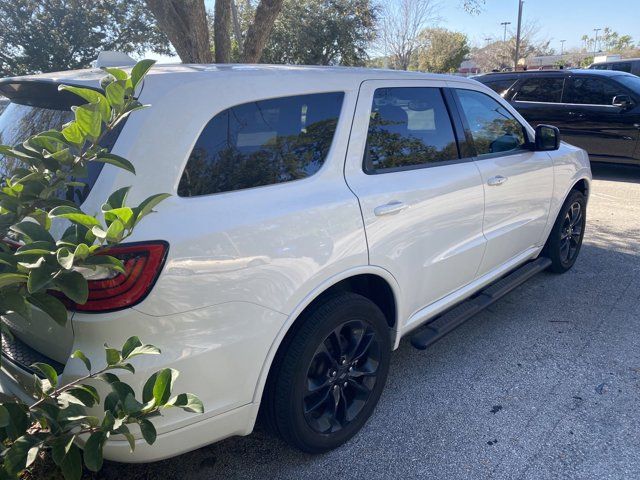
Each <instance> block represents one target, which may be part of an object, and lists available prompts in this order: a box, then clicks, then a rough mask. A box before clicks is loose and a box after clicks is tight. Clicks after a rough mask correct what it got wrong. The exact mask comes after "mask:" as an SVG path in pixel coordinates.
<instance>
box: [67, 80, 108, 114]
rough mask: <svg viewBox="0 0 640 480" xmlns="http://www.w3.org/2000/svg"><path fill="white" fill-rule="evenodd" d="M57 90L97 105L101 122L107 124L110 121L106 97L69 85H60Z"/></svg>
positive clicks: (87, 89)
mask: <svg viewBox="0 0 640 480" xmlns="http://www.w3.org/2000/svg"><path fill="white" fill-rule="evenodd" d="M58 90H67V91H69V92H71V93H75V94H76V95H78V96H79V97H81V98H84V99H85V100H86V101H87V102H89V103H97V104H98V106H99V110H100V114H101V115H102V121H103V122H105V123H109V120H110V119H111V107H110V106H109V102H108V101H107V99H106V97H105V96H104V95H103V94H101V93H100V92H98V91H96V90H92V89H90V88H82V87H73V86H71V85H60V86H59V87H58Z"/></svg>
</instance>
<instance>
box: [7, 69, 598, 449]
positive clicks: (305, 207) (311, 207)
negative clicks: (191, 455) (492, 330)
mask: <svg viewBox="0 0 640 480" xmlns="http://www.w3.org/2000/svg"><path fill="white" fill-rule="evenodd" d="M39 78H40V79H41V80H43V81H56V82H67V83H73V84H79V85H90V86H97V85H98V80H99V78H100V72H98V71H80V72H67V73H64V74H47V75H45V76H40V77H39ZM383 86H385V87H393V86H425V87H443V88H444V87H452V88H463V89H472V90H478V91H481V92H484V93H486V94H487V95H490V96H491V97H492V98H494V99H495V100H496V101H498V102H500V103H501V104H502V105H503V106H504V108H506V109H507V110H509V111H510V112H511V113H512V114H513V115H514V116H515V117H516V118H517V119H518V120H519V121H520V122H521V123H522V124H523V125H526V128H527V129H528V131H529V133H530V135H531V138H533V134H534V132H533V129H531V127H529V126H528V125H527V124H526V122H525V120H524V119H523V118H522V117H521V116H520V115H519V114H518V113H517V112H516V111H515V110H514V109H513V108H512V107H511V106H510V105H509V104H508V103H506V102H504V101H503V100H502V99H501V98H500V97H499V96H497V95H496V94H494V93H493V92H492V91H491V90H489V89H488V88H486V87H484V86H482V85H481V84H479V83H477V82H475V81H472V80H466V79H462V78H457V77H450V76H442V75H428V74H420V73H407V72H393V71H378V70H367V69H340V68H314V67H283V66H281V67H271V66H224V67H222V66H220V67H216V66H189V65H177V66H166V67H154V68H153V69H152V70H151V72H150V74H149V75H148V77H147V79H146V80H145V85H144V88H143V90H142V94H141V101H142V102H143V103H148V104H151V105H152V108H149V109H146V110H142V111H140V112H136V113H135V114H134V115H132V117H131V118H130V119H129V121H128V122H127V124H126V126H125V128H124V130H123V132H122V133H121V135H120V137H119V138H118V141H117V143H116V145H115V147H114V150H113V151H114V153H116V154H118V155H121V156H124V157H126V158H128V159H130V160H131V161H132V162H133V163H134V164H135V165H136V169H137V172H138V174H137V176H132V175H130V174H128V173H126V172H123V171H121V170H118V169H116V168H114V167H111V166H109V165H107V166H105V168H104V170H103V171H102V173H101V175H100V177H99V179H98V182H97V183H96V185H95V186H94V188H93V190H92V191H91V194H90V196H89V198H88V199H87V201H86V202H85V204H84V205H83V208H84V210H86V211H87V212H89V213H92V212H96V211H99V208H100V205H101V204H102V202H103V201H104V199H106V198H107V196H108V195H109V194H110V193H111V192H112V191H113V190H115V189H116V188H119V187H121V186H126V185H131V186H132V189H131V194H130V199H129V202H130V203H131V204H136V203H137V202H139V201H140V200H142V199H144V198H145V197H147V196H148V195H151V194H154V193H158V192H169V193H172V194H173V196H172V197H171V198H169V199H168V200H166V201H164V202H163V203H162V204H161V205H160V206H159V208H158V212H157V213H156V214H154V215H150V216H149V217H148V218H146V219H145V220H144V221H143V222H142V223H141V224H140V226H139V227H138V228H137V230H136V232H135V234H134V236H133V237H132V238H131V239H130V240H131V241H145V240H166V241H167V242H168V243H169V245H170V248H169V253H168V258H167V261H166V264H165V266H164V269H163V271H162V273H161V275H160V277H159V279H158V281H157V283H156V285H155V286H154V288H153V290H152V291H151V293H150V294H149V296H148V297H147V298H146V299H145V300H144V301H143V302H142V303H140V304H138V305H136V306H135V307H133V308H129V309H127V310H123V311H118V312H113V313H104V314H86V313H76V314H74V315H73V317H72V319H71V322H70V323H69V324H68V326H67V327H66V328H64V329H63V328H61V327H57V326H55V325H54V324H52V322H50V321H48V320H47V319H46V318H43V316H38V315H35V316H34V324H33V325H31V326H28V327H26V328H24V329H23V331H20V330H18V332H17V333H18V336H19V337H20V338H22V339H23V340H24V341H25V342H27V343H30V344H31V345H32V346H33V347H34V348H36V349H37V350H40V351H41V352H43V353H45V354H46V355H48V356H50V357H51V358H53V359H55V360H57V361H59V362H61V363H66V367H65V371H64V377H65V378H66V379H73V378H76V377H77V376H79V375H81V374H82V373H83V367H82V363H81V362H79V361H75V360H73V361H67V359H68V355H69V353H70V352H71V351H73V350H75V349H81V350H83V351H84V352H85V353H87V354H88V355H89V356H91V357H92V358H95V359H98V360H99V359H102V357H103V353H102V352H103V344H104V342H107V343H109V344H110V345H121V344H122V343H123V342H124V340H126V339H127V338H128V337H129V336H131V335H137V336H139V337H140V338H141V339H142V340H143V341H145V342H147V343H152V344H155V345H157V346H159V347H160V348H161V349H162V355H159V356H150V357H142V358H137V359H135V362H134V363H135V367H136V370H137V373H136V375H135V376H134V377H132V378H130V379H128V380H129V381H130V382H131V384H132V385H133V386H134V388H137V390H138V391H140V390H141V387H142V384H143V382H144V380H145V379H146V378H147V377H148V376H149V374H151V373H152V372H154V371H156V370H158V369H159V368H162V367H167V366H169V367H172V368H176V369H178V370H179V371H180V377H179V378H178V380H177V382H176V384H175V391H176V392H178V391H180V392H182V391H189V392H194V393H196V394H197V395H198V396H200V398H201V399H202V400H203V402H204V406H205V413H204V414H202V415H194V414H187V413H184V412H182V411H177V410H176V411H167V413H166V414H164V415H163V416H162V417H160V418H157V419H154V423H155V424H156V426H157V429H158V434H159V435H158V439H157V441H156V444H155V445H153V446H152V447H147V446H146V444H145V443H144V442H143V441H142V440H141V439H138V441H137V448H136V452H135V454H134V455H131V454H130V453H129V447H128V444H127V442H126V441H125V440H124V439H121V440H117V439H114V440H111V441H109V442H108V444H107V446H106V448H105V457H106V458H108V459H112V460H118V461H124V462H131V461H134V462H142V461H145V462H146V461H151V460H158V459H161V458H166V457H170V456H174V455H177V454H180V453H183V452H185V451H189V450H193V449H195V448H198V447H200V446H202V445H205V444H208V443H211V442H214V441H217V440H220V439H223V438H225V437H228V436H232V435H246V434H249V433H250V432H251V431H252V429H253V426H254V422H255V419H256V415H257V412H258V407H259V403H260V399H261V395H262V390H263V387H264V384H265V381H266V377H267V374H268V372H269V368H270V364H271V361H272V359H273V357H274V355H275V352H276V351H277V349H278V346H279V344H280V342H281V340H282V339H283V337H284V335H285V334H286V332H287V331H288V329H289V328H290V327H291V325H292V324H293V323H294V322H295V321H296V318H297V317H298V315H299V314H300V312H302V311H303V309H304V308H305V307H306V306H307V305H308V304H309V303H310V302H312V301H313V300H314V299H315V298H316V297H317V296H318V295H320V294H321V293H322V292H323V291H325V290H326V289H327V288H329V287H330V286H331V285H333V284H335V283H337V282H338V281H340V280H343V279H346V278H349V277H350V276H353V275H357V274H362V273H368V274H374V275H378V276H380V277H381V278H382V279H384V280H385V281H386V282H387V283H388V284H389V286H390V287H391V289H392V291H393V293H394V296H395V301H396V306H397V312H396V315H397V320H396V323H395V327H394V329H393V330H392V332H391V334H392V335H393V340H394V342H393V344H394V346H395V347H397V345H398V342H399V340H400V338H401V337H402V336H403V335H405V334H406V333H408V332H409V331H411V330H412V329H414V328H416V327H417V326H419V325H420V324H421V323H423V322H425V321H426V320H428V319H429V318H431V317H433V316H434V315H437V314H438V313H439V312H441V311H443V310H445V309H446V308H448V307H449V306H451V305H453V304H455V303H456V302H459V301H460V300H462V299H463V298H465V297H467V296H469V295H471V294H473V293H474V292H475V291H477V290H478V289H480V288H481V287H482V286H484V285H486V284H487V283H490V282H491V281H492V280H494V279H496V278H497V277H499V276H501V275H503V274H504V273H505V272H506V271H508V270H510V269H513V268H514V267H516V266H518V265H519V264H521V263H524V262H526V261H527V260H530V259H533V258H535V257H536V256H537V255H538V254H539V252H540V250H541V249H542V247H543V245H544V243H545V241H546V238H547V236H548V234H549V231H550V230H551V228H552V225H553V222H554V220H555V218H556V215H557V213H558V211H559V209H560V207H561V205H562V203H563V201H564V199H565V197H566V195H567V194H568V192H569V191H570V189H571V188H572V186H573V185H575V184H576V183H577V182H578V181H580V180H581V179H585V180H586V181H587V182H590V180H591V173H590V169H589V161H588V157H587V155H586V153H585V152H584V151H582V150H580V149H578V148H575V147H572V146H569V145H566V144H562V145H561V147H560V149H559V150H558V151H554V152H532V151H527V152H520V153H517V154H514V155H510V156H506V157H499V158H493V159H484V160H477V159H475V160H471V161H467V162H460V163H455V164H448V165H443V166H434V167H430V168H425V169H416V170H407V171H401V172H396V173H389V174H382V175H366V174H365V173H364V172H363V170H362V155H363V151H364V148H365V141H366V134H367V126H368V121H369V113H370V109H371V99H372V94H373V91H374V90H375V88H379V87H383ZM335 91H342V92H345V97H344V103H343V107H342V112H341V115H340V119H339V122H338V127H337V131H336V134H335V137H334V141H333V144H332V147H331V150H330V152H329V155H328V158H327V159H326V161H325V162H324V165H323V167H322V168H321V169H320V171H318V172H317V173H316V174H315V175H312V176H311V177H308V178H306V179H303V180H297V181H293V182H288V183H281V184H276V185H270V186H265V187H259V188H253V189H247V190H240V191H233V192H228V193H221V194H215V195H208V196H201V197H192V198H182V197H179V196H178V195H177V186H178V182H179V180H180V176H181V174H182V171H183V169H184V167H185V164H186V162H187V159H188V157H189V154H190V152H191V150H192V148H193V146H194V144H195V142H196V140H197V139H198V136H199V135H200V133H201V131H202V129H203V128H204V126H205V125H206V124H207V122H209V120H210V119H211V118H212V117H214V116H215V115H216V114H217V113H219V112H221V111H223V110H225V109H227V108H229V107H232V106H235V105H238V104H242V103H246V102H250V101H255V100H263V99H267V98H274V97H281V96H290V95H297V94H309V93H318V92H335ZM496 175H503V176H505V177H507V178H508V181H507V182H505V184H504V185H501V186H488V185H487V181H488V179H489V178H491V177H494V176H496ZM394 202H395V203H398V202H402V204H403V207H406V208H404V209H401V210H400V211H398V212H397V213H395V214H390V215H381V216H378V215H376V213H375V212H376V208H378V207H385V206H387V205H388V204H392V206H393V204H395V203H394ZM385 208H387V207H385ZM17 328H19V327H17ZM34 332H35V333H34ZM96 363H97V362H96ZM3 370H4V375H3V379H2V383H3V388H5V389H9V390H11V391H14V393H18V394H21V395H24V389H22V387H20V386H19V383H20V381H21V380H24V372H21V371H20V370H19V369H17V368H12V366H11V365H10V364H9V365H7V363H6V362H3Z"/></svg>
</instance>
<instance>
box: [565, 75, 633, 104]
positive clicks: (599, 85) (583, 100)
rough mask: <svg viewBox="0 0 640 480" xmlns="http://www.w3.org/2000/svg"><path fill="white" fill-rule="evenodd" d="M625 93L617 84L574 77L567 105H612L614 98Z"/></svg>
mask: <svg viewBox="0 0 640 480" xmlns="http://www.w3.org/2000/svg"><path fill="white" fill-rule="evenodd" d="M620 93H624V92H622V91H621V89H620V88H618V87H616V86H615V84H613V83H611V82H608V81H606V80H603V79H601V78H594V77H574V78H573V80H572V81H571V85H570V87H569V89H568V91H567V95H566V99H565V102H566V103H580V104H589V105H611V103H612V101H613V97H615V96H616V95H618V94H620Z"/></svg>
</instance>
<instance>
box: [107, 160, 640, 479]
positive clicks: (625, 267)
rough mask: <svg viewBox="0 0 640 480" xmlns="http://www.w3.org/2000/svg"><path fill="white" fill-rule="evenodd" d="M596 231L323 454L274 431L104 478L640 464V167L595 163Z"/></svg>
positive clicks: (503, 474)
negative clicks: (569, 258) (565, 266)
mask: <svg viewBox="0 0 640 480" xmlns="http://www.w3.org/2000/svg"><path fill="white" fill-rule="evenodd" d="M594 174H595V176H596V179H595V181H594V183H593V188H592V195H591V200H590V204H589V209H588V224H587V233H586V237H585V243H584V246H583V248H582V252H581V254H580V258H579V259H578V262H577V264H576V265H575V267H574V269H573V270H572V271H570V272H569V273H568V274H566V275H562V276H557V275H552V274H549V273H542V274H540V275H538V276H536V277H535V278H533V279H532V280H530V281H529V282H528V283H526V284H525V285H524V286H521V287H520V288H518V289H517V290H515V291H514V292H512V293H511V294H509V295H508V296H507V297H505V298H504V299H502V300H501V301H500V302H498V303H497V304H495V305H493V306H492V307H491V308H490V309H489V310H487V311H485V312H483V313H481V314H480V315H478V316H477V317H475V318H474V319H472V320H471V321H469V322H468V323H467V324H465V325H464V326H462V327H461V328H459V329H458V330H457V331H455V332H454V333H452V334H450V335H449V336H447V337H446V338H444V339H443V340H441V341H440V342H439V343H437V344H436V345H434V346H433V347H431V348H430V349H428V350H426V351H424V352H420V351H417V350H415V349H413V348H412V347H411V346H410V344H409V342H408V341H407V340H405V341H403V342H402V344H401V346H400V348H399V350H398V351H397V352H395V354H394V355H393V357H392V366H391V371H390V374H389V380H388V382H387V386H386V390H385V393H384V394H383V396H382V399H381V401H380V404H379V406H378V408H377V410H376V412H375V414H374V416H373V418H372V419H371V420H370V421H369V423H368V424H367V425H366V427H365V428H364V429H363V431H362V432H361V433H360V434H359V435H357V436H356V437H355V438H354V439H353V440H352V441H350V442H349V443H348V444H347V445H346V446H344V447H343V448H340V449H338V450H336V451H333V452H331V453H328V454H326V455H320V456H309V455H305V454H302V453H299V452H297V451H293V450H291V449H290V448H288V447H287V446H285V445H284V444H282V443H281V442H280V441H279V440H277V439H275V438H273V437H270V436H269V435H267V434H265V433H263V432H260V431H258V432H256V433H254V434H253V435H251V436H249V437H245V438H234V439H229V440H227V441H224V442H221V443H219V444H215V445H212V446H209V447H205V448H202V449H200V450H198V451H195V452H192V453H188V454H185V455H182V456H180V457H177V458H175V459H171V460H166V461H163V462H158V463H155V464H150V465H118V464H113V463H108V464H107V465H105V468H104V471H103V472H101V473H100V475H99V477H96V478H108V479H116V478H118V479H143V478H144V479H146V478H154V479H155V478H164V479H173V478H190V479H212V478H221V479H222V478H224V479H236V478H237V479H245V480H248V479H262V478H279V479H314V480H318V479H325V478H354V479H360V478H367V479H382V478H434V479H488V478H495V479H503V478H505V479H506V478H508V479H512V478H513V479H536V480H537V479H546V478H549V479H551V478H554V479H556V478H567V479H568V478H570V479H586V478H593V479H596V478H598V479H601V478H611V479H632V478H640V443H639V433H640V415H639V413H638V412H639V411H640V334H639V332H640V285H639V281H640V169H638V168H637V167H622V166H606V167H602V166H596V167H594Z"/></svg>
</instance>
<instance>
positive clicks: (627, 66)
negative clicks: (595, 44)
mask: <svg viewBox="0 0 640 480" xmlns="http://www.w3.org/2000/svg"><path fill="white" fill-rule="evenodd" d="M612 70H618V71H620V72H627V73H631V62H624V63H614V64H613V68H612Z"/></svg>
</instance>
